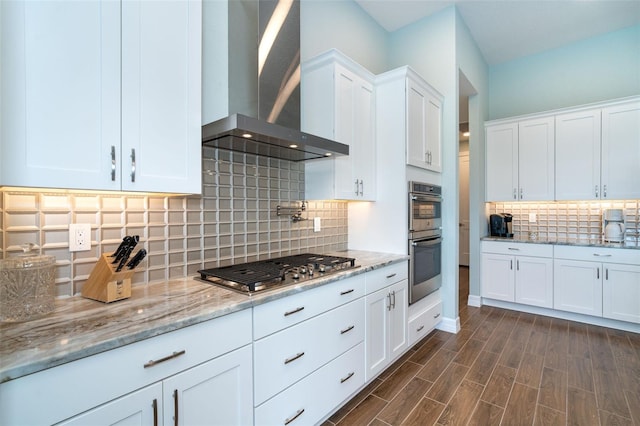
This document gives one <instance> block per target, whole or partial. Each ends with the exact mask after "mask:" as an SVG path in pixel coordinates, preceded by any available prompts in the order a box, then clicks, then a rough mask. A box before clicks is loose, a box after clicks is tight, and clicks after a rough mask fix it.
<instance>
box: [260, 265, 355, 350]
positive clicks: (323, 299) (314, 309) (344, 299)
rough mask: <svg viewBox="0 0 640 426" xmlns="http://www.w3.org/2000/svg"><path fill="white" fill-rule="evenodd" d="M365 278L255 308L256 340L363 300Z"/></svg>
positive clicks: (320, 288) (348, 279)
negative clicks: (341, 306) (357, 300)
mask: <svg viewBox="0 0 640 426" xmlns="http://www.w3.org/2000/svg"><path fill="white" fill-rule="evenodd" d="M364 277H365V274H360V275H356V276H354V277H350V278H346V279H344V280H339V281H336V282H334V283H331V284H327V285H325V286H322V287H318V288H315V289H313V290H309V291H304V292H302V293H299V294H296V295H293V296H289V297H284V298H282V299H278V300H274V301H273V302H269V303H265V304H263V305H258V306H256V307H255V308H253V334H254V337H253V338H254V340H257V339H260V338H262V337H265V336H267V335H269V334H271V333H275V332H276V331H279V330H282V329H284V328H286V327H290V326H292V325H295V324H298V323H299V322H301V321H304V320H306V319H308V318H311V317H314V316H316V315H318V314H321V313H323V312H326V311H328V310H330V309H333V308H335V307H336V306H340V305H343V304H345V303H348V302H351V301H353V300H355V299H357V298H359V297H361V296H364V289H365V284H364V280H365V278H364Z"/></svg>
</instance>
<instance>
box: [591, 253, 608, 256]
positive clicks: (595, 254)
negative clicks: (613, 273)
mask: <svg viewBox="0 0 640 426" xmlns="http://www.w3.org/2000/svg"><path fill="white" fill-rule="evenodd" d="M593 255H594V256H595V257H611V255H610V254H600V253H593Z"/></svg>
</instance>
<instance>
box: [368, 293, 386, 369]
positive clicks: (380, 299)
mask: <svg viewBox="0 0 640 426" xmlns="http://www.w3.org/2000/svg"><path fill="white" fill-rule="evenodd" d="M365 302H366V314H367V322H366V328H367V330H366V336H365V343H366V353H365V356H366V363H365V365H366V367H367V369H366V372H365V375H366V381H369V380H371V379H372V378H374V377H375V376H377V375H378V374H379V373H380V372H381V371H382V370H384V368H385V367H386V366H387V365H388V364H389V356H390V355H389V351H388V341H389V327H388V326H387V317H388V312H389V309H390V308H391V305H390V303H391V300H390V295H389V291H388V289H387V288H383V289H382V290H378V291H376V292H375V293H371V294H369V295H367V296H366V298H365Z"/></svg>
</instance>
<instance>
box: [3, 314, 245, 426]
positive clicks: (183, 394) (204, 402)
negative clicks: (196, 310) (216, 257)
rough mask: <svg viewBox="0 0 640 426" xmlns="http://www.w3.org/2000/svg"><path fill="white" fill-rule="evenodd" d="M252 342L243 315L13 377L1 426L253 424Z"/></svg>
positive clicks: (5, 394) (5, 393)
mask: <svg viewBox="0 0 640 426" xmlns="http://www.w3.org/2000/svg"><path fill="white" fill-rule="evenodd" d="M229 330H234V332H233V333H229ZM250 343H251V311H250V310H244V311H240V312H235V313H232V314H229V315H225V316H222V317H219V318H215V319H213V320H210V321H206V322H203V323H199V324H195V325H192V326H189V327H185V328H182V329H179V330H176V331H172V332H170V333H165V334H161V335H159V336H156V337H152V338H149V339H146V340H142V341H139V342H136V343H132V344H129V345H125V346H122V347H119V348H117V349H112V350H109V351H106V352H102V353H100V354H97V355H92V356H89V357H86V358H82V359H80V360H77V361H73V362H69V363H66V364H62V365H60V366H57V367H53V368H49V369H46V370H42V371H40V372H37V373H34V374H29V375H27V376H23V377H20V378H18V379H15V380H10V381H8V382H5V383H1V384H0V396H1V397H0V424H3V425H23V424H24V425H32V424H57V423H59V422H62V421H68V422H69V424H77V425H80V424H83V425H86V424H91V425H107V424H137V423H138V422H139V423H142V424H148V425H150V424H154V423H153V418H154V413H157V418H158V423H157V424H162V423H163V421H162V419H163V418H164V423H165V424H174V416H175V413H176V411H175V410H176V407H177V410H178V411H177V415H178V420H179V421H178V422H177V424H180V425H188V424H231V423H234V422H235V420H234V419H236V420H238V421H239V423H236V424H243V425H244V424H251V423H252V414H253V411H252V410H253V397H252V395H253V394H252V391H251V390H252V386H253V382H252V370H253V366H252V358H251V355H252V353H251V346H250ZM174 391H177V400H176V399H174ZM154 401H155V404H156V409H155V410H154V408H153V406H154ZM35 406H37V407H39V409H37V410H35V409H34V408H33V407H35ZM220 419H222V420H228V421H227V422H222V423H216V422H218V421H219V420H220Z"/></svg>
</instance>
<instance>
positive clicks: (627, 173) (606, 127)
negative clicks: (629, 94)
mask: <svg viewBox="0 0 640 426" xmlns="http://www.w3.org/2000/svg"><path fill="white" fill-rule="evenodd" d="M602 198H606V199H610V200H622V199H631V200H635V199H638V198H640V102H638V101H636V102H630V103H627V104H623V105H618V106H612V107H610V108H604V109H603V110H602Z"/></svg>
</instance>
